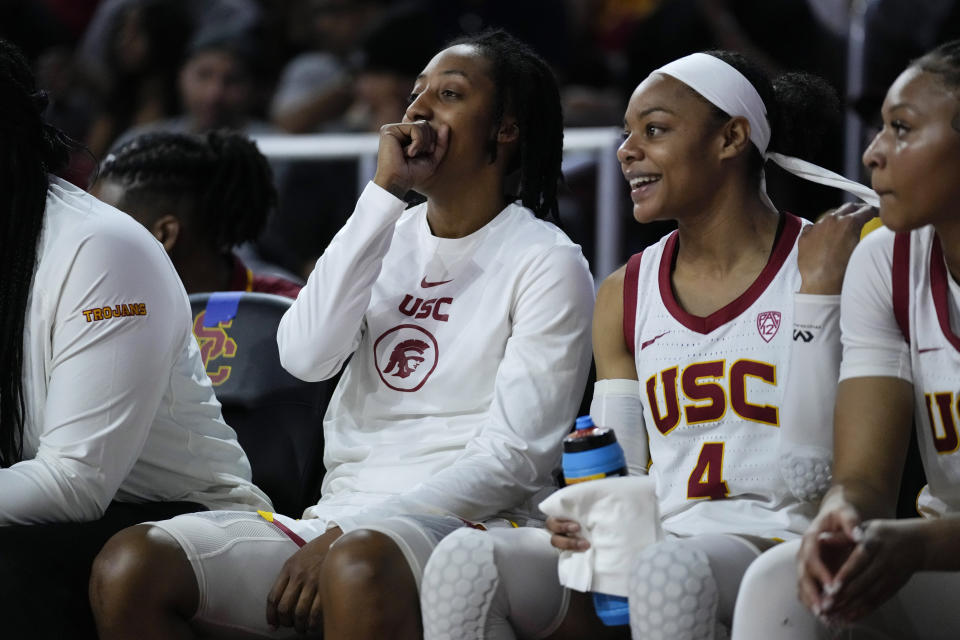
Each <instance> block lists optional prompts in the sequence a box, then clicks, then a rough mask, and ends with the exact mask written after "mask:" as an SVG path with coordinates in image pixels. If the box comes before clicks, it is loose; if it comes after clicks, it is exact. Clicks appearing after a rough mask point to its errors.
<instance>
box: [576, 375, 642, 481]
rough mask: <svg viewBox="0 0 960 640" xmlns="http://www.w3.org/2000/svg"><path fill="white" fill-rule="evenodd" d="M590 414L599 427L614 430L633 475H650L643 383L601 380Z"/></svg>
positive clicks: (595, 386)
mask: <svg viewBox="0 0 960 640" xmlns="http://www.w3.org/2000/svg"><path fill="white" fill-rule="evenodd" d="M590 417H591V418H593V423H594V424H596V425H597V426H601V427H609V428H610V429H613V432H614V433H615V434H616V435H617V442H619V443H620V446H621V447H623V453H624V455H625V456H626V458H627V470H628V471H629V472H630V475H632V476H645V475H647V467H648V466H649V463H650V446H649V444H648V443H647V430H646V428H645V427H644V423H643V403H642V402H641V401H640V383H639V382H637V381H636V380H628V379H617V380H597V382H596V384H594V385H593V401H592V402H591V403H590Z"/></svg>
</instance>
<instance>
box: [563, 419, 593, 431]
mask: <svg viewBox="0 0 960 640" xmlns="http://www.w3.org/2000/svg"><path fill="white" fill-rule="evenodd" d="M568 419H569V418H568ZM567 424H570V423H569V422H568V423H567ZM594 426H595V425H594V424H593V418H591V417H590V416H580V417H579V418H577V425H576V427H577V431H579V430H580V429H590V428H592V427H594Z"/></svg>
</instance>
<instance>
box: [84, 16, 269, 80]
mask: <svg viewBox="0 0 960 640" xmlns="http://www.w3.org/2000/svg"><path fill="white" fill-rule="evenodd" d="M70 1H73V0H70ZM84 1H86V0H84ZM137 2H140V0H102V1H101V2H100V4H98V5H97V10H96V12H95V13H94V14H93V18H91V20H90V24H89V26H88V27H87V30H86V32H85V33H84V36H83V40H82V41H81V42H80V45H79V47H78V49H77V54H78V56H79V57H80V58H81V59H82V60H83V63H84V64H86V65H90V66H93V67H94V68H98V69H99V68H102V67H103V66H104V65H105V60H106V57H107V51H108V50H109V48H110V45H109V40H110V37H109V34H110V27H111V25H112V24H114V21H115V17H116V14H117V13H118V12H121V11H123V9H125V8H126V7H127V6H129V5H131V4H136V3H137ZM184 6H185V7H186V9H187V10H188V11H189V12H190V16H191V20H192V22H193V24H194V25H195V28H197V29H205V28H208V27H212V28H216V29H222V30H225V31H230V32H233V33H242V32H246V31H250V30H252V29H254V28H255V27H256V26H257V25H259V24H260V20H261V9H260V4H259V3H258V2H257V0H187V1H186V2H185V3H184ZM171 35H173V34H171Z"/></svg>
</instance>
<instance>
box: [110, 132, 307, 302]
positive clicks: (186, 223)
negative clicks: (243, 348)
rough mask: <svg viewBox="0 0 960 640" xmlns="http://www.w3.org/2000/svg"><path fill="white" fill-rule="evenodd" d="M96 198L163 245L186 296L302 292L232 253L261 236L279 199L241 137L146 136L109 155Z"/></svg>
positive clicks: (252, 148) (258, 157)
mask: <svg viewBox="0 0 960 640" xmlns="http://www.w3.org/2000/svg"><path fill="white" fill-rule="evenodd" d="M91 192H92V193H93V194H94V195H95V196H97V197H98V198H100V199H101V200H103V201H104V202H106V203H107V204H110V205H113V206H115V207H117V208H118V209H120V210H122V211H126V212H127V213H128V214H130V215H131V216H133V217H134V218H135V219H136V220H137V221H138V222H139V223H141V224H142V225H143V226H144V227H146V228H147V229H148V230H149V231H150V232H151V233H152V234H153V235H154V237H155V238H157V240H159V241H160V243H161V244H162V245H163V247H164V249H166V250H167V253H168V254H170V259H171V261H172V262H173V266H174V267H176V269H177V273H178V274H179V275H180V279H181V280H182V281H183V285H184V287H185V288H186V290H187V293H200V292H205V291H260V292H263V293H274V294H279V295H285V296H288V297H291V298H295V297H296V295H297V293H298V292H299V290H300V286H299V285H297V284H294V283H293V282H290V281H288V280H284V279H282V278H277V277H267V276H260V275H256V276H255V275H254V274H253V272H252V271H250V270H249V269H248V268H247V267H246V265H244V263H243V262H242V261H241V260H240V258H238V257H237V256H236V255H234V254H233V253H232V249H233V248H234V247H236V246H237V245H239V244H241V243H243V242H249V241H252V240H253V239H255V238H256V237H257V236H258V235H259V234H260V232H261V230H262V229H263V226H264V224H265V223H266V220H267V216H268V215H269V214H270V212H271V211H272V210H273V208H274V206H275V205H276V200H277V193H276V190H275V189H274V186H273V175H272V173H271V171H270V166H269V165H268V164H267V160H266V158H264V157H263V155H262V154H261V153H260V152H259V151H258V150H257V146H256V145H255V144H254V143H253V142H251V141H250V140H249V139H247V138H246V137H244V136H243V135H241V134H239V133H236V132H227V131H213V132H210V133H207V134H206V135H204V136H193V135H185V134H178V133H165V132H158V133H148V134H145V135H142V136H139V137H137V138H134V139H133V140H131V141H130V142H128V143H126V144H124V145H122V146H121V147H119V148H118V149H117V150H116V151H115V152H114V153H111V154H110V156H109V157H108V158H107V159H106V160H105V161H104V163H103V165H102V167H101V168H100V175H99V178H98V180H97V182H96V183H95V184H94V186H93V188H92V189H91Z"/></svg>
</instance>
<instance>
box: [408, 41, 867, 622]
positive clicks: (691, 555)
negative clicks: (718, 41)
mask: <svg viewBox="0 0 960 640" xmlns="http://www.w3.org/2000/svg"><path fill="white" fill-rule="evenodd" d="M748 78H749V79H748ZM831 104H832V105H834V106H835V105H836V96H835V95H834V94H833V92H832V91H831V90H830V88H829V87H828V86H827V85H826V84H825V83H824V82H823V81H819V80H818V79H816V78H813V77H811V76H804V75H798V74H793V75H791V76H790V77H787V78H785V79H784V80H783V81H781V82H778V85H777V91H774V89H773V87H771V83H770V81H769V80H768V79H767V78H766V77H765V75H764V74H763V72H762V71H760V70H759V69H757V68H755V67H754V66H753V65H752V64H751V63H749V62H748V61H747V60H745V59H744V58H742V57H741V56H739V55H736V54H729V53H726V52H717V53H711V54H694V55H692V56H688V57H686V58H682V59H680V60H677V61H675V62H673V63H671V64H669V65H667V66H665V67H663V68H661V69H659V70H657V71H655V72H654V73H652V74H651V75H650V76H649V77H648V78H647V79H646V80H644V82H643V83H641V84H640V85H639V86H638V87H637V89H636V90H635V91H634V93H633V96H632V97H631V99H630V103H629V106H628V107H627V112H626V117H625V123H624V124H625V131H624V141H623V143H622V144H621V146H620V148H619V150H618V152H617V156H618V158H619V160H620V164H621V168H622V170H623V174H624V177H625V179H626V180H627V182H628V183H629V184H630V188H631V199H632V200H633V216H634V218H635V219H636V220H637V221H638V222H649V221H653V220H664V219H672V220H676V221H677V223H678V227H679V229H678V231H677V232H674V233H672V234H670V235H668V236H666V237H665V238H663V239H661V241H660V242H659V243H657V244H655V245H653V246H651V247H649V248H647V249H646V250H644V251H643V252H642V253H641V254H638V255H635V256H633V257H632V258H631V259H630V261H629V262H628V263H627V265H626V266H625V267H623V268H621V269H620V270H618V271H617V272H615V273H614V274H613V275H611V276H610V277H608V278H607V279H606V281H605V282H604V283H603V285H602V286H601V288H600V291H599V293H598V297H597V305H596V309H595V312H594V338H593V340H594V357H595V359H596V363H597V377H598V382H597V385H596V388H595V392H594V400H593V405H592V406H591V411H590V413H591V415H592V416H593V418H594V420H595V422H596V423H597V424H599V425H603V426H607V427H612V428H613V429H614V430H615V431H616V433H617V436H618V440H619V441H620V442H621V443H622V444H623V446H624V449H625V451H626V458H627V463H628V467H629V470H630V473H631V475H643V474H647V473H649V475H650V476H652V477H653V478H654V479H655V481H656V497H655V498H653V497H651V498H650V499H648V501H647V503H646V504H643V503H641V504H633V505H632V507H633V508H634V509H635V510H637V511H638V512H640V513H641V515H645V516H646V517H647V518H649V519H653V520H654V522H653V524H654V525H655V526H656V525H660V526H662V530H663V533H664V534H665V536H664V539H662V540H661V541H660V542H656V543H654V544H652V545H650V546H647V547H646V548H645V549H643V550H642V551H639V553H638V554H634V555H630V556H628V555H627V554H626V553H621V554H620V556H621V557H619V558H617V557H615V558H614V560H615V562H612V563H608V564H618V563H617V562H616V560H618V559H619V564H620V565H622V566H625V567H631V568H630V569H629V570H628V571H625V573H629V575H628V576H627V577H626V578H625V579H624V580H623V581H622V583H623V584H624V585H626V586H625V590H626V591H627V593H621V594H615V595H628V596H629V604H630V606H629V609H630V612H629V613H630V615H629V618H630V620H629V623H630V630H631V631H632V633H633V637H634V638H670V639H671V640H686V639H701V638H704V639H707V638H714V637H718V635H717V634H722V635H725V632H726V628H727V627H728V626H729V624H730V619H731V615H732V610H733V602H734V598H735V595H736V592H737V587H738V585H739V581H740V578H741V576H742V575H743V572H744V571H745V570H746V568H747V566H748V565H749V564H750V563H751V562H752V561H753V560H754V559H755V558H756V557H757V556H758V555H760V553H762V552H763V551H764V550H765V549H767V548H769V547H772V546H773V545H774V544H776V541H778V540H782V539H789V538H797V537H798V536H799V535H800V534H801V533H802V532H803V530H804V529H805V527H806V526H807V524H808V523H809V522H810V518H811V517H812V515H813V514H814V512H815V509H816V501H817V500H818V499H819V497H820V495H821V494H822V491H824V490H825V489H826V487H827V485H828V483H829V465H830V458H831V437H832V434H831V420H830V415H831V412H832V406H833V393H834V389H835V385H836V379H837V370H838V366H839V329H838V327H837V316H838V306H839V300H838V298H839V295H838V294H839V293H840V285H841V283H842V280H843V274H844V269H845V267H846V262H847V259H848V258H849V255H850V253H851V251H852V250H853V247H854V246H855V244H856V242H857V240H858V238H859V233H860V229H861V227H862V225H863V224H864V222H865V221H866V220H867V219H868V218H869V217H870V216H871V215H872V212H871V210H869V209H867V208H862V209H857V208H856V207H853V206H846V207H843V208H841V209H840V210H838V211H837V212H834V213H833V214H831V215H828V216H826V217H825V218H824V219H823V220H822V221H821V222H820V223H818V224H816V225H812V226H810V225H809V224H808V223H806V222H805V221H802V220H801V219H799V218H797V217H795V216H792V215H790V214H786V213H784V214H781V213H778V212H777V210H776V208H775V207H774V206H773V204H772V202H771V201H770V199H769V197H768V196H767V194H766V191H765V187H764V179H763V166H764V161H765V159H770V160H773V161H775V162H777V163H778V164H780V165H781V166H783V167H784V168H786V169H787V170H788V171H791V172H792V173H795V174H798V175H800V177H803V178H805V179H812V180H814V181H817V182H823V183H826V184H830V185H832V186H837V187H840V188H842V189H846V190H849V191H852V192H854V193H856V194H861V195H862V196H863V197H864V198H868V199H870V200H874V198H875V194H873V193H872V191H870V190H869V189H867V188H865V187H863V186H862V185H858V184H855V183H850V182H849V181H847V180H845V179H844V178H842V177H841V176H837V175H836V174H832V173H830V172H828V171H825V170H823V169H821V168H819V167H816V166H815V165H812V164H810V163H807V162H804V161H802V160H799V159H797V158H793V157H790V156H785V155H780V154H776V153H773V150H779V151H782V152H787V153H788V152H790V151H792V150H794V148H796V147H798V146H799V147H801V148H804V151H808V150H809V148H810V147H811V146H812V143H816V142H818V141H819V140H822V139H823V137H824V136H825V135H827V134H828V133H829V131H828V129H829V126H828V124H829V123H826V122H823V121H822V120H818V118H817V116H816V115H814V116H813V117H811V114H812V113H822V112H823V111H824V106H825V105H827V106H829V105H831ZM771 123H772V124H773V128H772V130H771ZM784 123H789V124H790V126H789V127H783V128H782V129H781V128H780V125H782V124H784ZM789 131H794V132H796V133H797V134H798V135H799V136H800V138H801V139H800V140H798V141H796V142H799V143H800V144H799V145H797V144H794V141H791V140H787V139H786V138H785V137H784V138H783V139H782V140H778V136H782V135H783V134H784V133H786V132H789ZM771 143H772V144H771ZM788 380H792V381H793V384H790V383H789V382H788ZM788 385H789V387H788ZM601 482H603V481H601ZM607 482H613V483H616V482H618V481H617V480H612V481H607ZM587 484H588V485H589V484H590V483H587ZM597 486H599V485H597ZM610 486H612V485H610ZM631 499H633V498H632V496H631ZM638 502H639V499H638ZM596 504H600V502H599V501H598V502H597V503H596ZM658 511H659V514H660V518H659V522H657V521H656V518H657V515H656V514H657V513H658ZM581 513H582V512H581ZM592 520H596V518H592ZM581 522H583V523H587V522H588V520H587V519H584V520H581ZM547 526H548V529H549V530H550V533H552V536H550V535H549V534H547V533H546V532H543V531H539V530H534V529H514V530H503V531H497V532H493V531H491V532H481V531H461V532H457V533H455V534H454V535H451V536H450V537H448V538H447V539H446V540H444V542H443V543H441V545H440V546H439V547H438V548H437V549H436V550H435V552H434V554H433V555H432V556H431V559H430V562H429V563H428V565H427V569H426V572H425V575H424V579H423V587H422V590H421V608H422V611H423V615H424V635H425V637H426V638H427V640H438V639H440V638H489V639H499V638H515V637H523V638H528V637H529V638H534V637H535V638H542V637H552V638H584V637H591V638H602V637H608V636H609V637H624V636H626V635H627V627H626V626H621V627H605V626H603V625H602V624H601V622H600V620H599V619H598V618H597V616H596V614H595V613H594V611H593V609H594V607H593V605H592V604H591V602H590V598H589V594H586V595H585V594H582V593H579V592H574V591H570V590H567V589H564V588H563V587H561V585H560V583H559V581H558V575H557V574H558V564H557V563H558V551H557V550H558V549H559V550H562V551H563V553H564V554H565V557H564V559H565V560H566V557H567V556H569V554H571V553H577V552H582V551H586V550H588V549H591V546H590V542H588V540H587V538H590V536H591V533H592V532H591V531H590V525H588V524H584V525H583V526H581V524H580V523H578V522H574V521H572V520H570V519H561V518H557V517H551V518H550V519H549V520H548V523H547ZM598 539H599V538H594V541H595V542H596V541H597V540H598ZM548 540H549V543H548ZM551 543H552V545H553V547H554V548H551V547H550V546H549V545H550V544H551ZM591 551H592V549H591ZM615 551H616V550H615ZM600 554H601V550H600V547H599V546H598V547H597V550H596V555H595V556H594V557H595V558H596V559H597V561H596V563H595V566H596V572H597V573H595V574H594V578H596V577H597V575H598V574H599V572H600V571H602V569H601V568H600V567H601V564H602V563H601V562H600V560H599V558H600ZM616 555H617V554H616V553H614V556H616ZM593 584H596V583H593ZM598 590H599V589H598ZM722 635H720V636H719V637H722Z"/></svg>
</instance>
